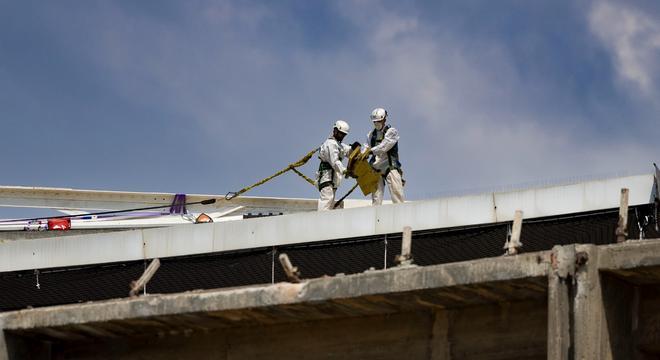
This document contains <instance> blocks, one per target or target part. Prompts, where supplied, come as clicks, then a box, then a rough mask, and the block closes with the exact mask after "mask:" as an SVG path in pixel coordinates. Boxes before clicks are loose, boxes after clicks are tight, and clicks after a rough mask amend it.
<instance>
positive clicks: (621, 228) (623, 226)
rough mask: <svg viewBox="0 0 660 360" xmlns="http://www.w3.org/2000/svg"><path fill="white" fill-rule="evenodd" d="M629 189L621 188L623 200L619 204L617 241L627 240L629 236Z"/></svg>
mask: <svg viewBox="0 0 660 360" xmlns="http://www.w3.org/2000/svg"><path fill="white" fill-rule="evenodd" d="M628 192H629V191H628V189H627V188H623V189H621V200H620V205H619V224H618V225H617V227H616V242H619V243H622V242H624V241H626V237H627V236H628Z"/></svg>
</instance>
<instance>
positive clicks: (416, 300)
mask: <svg viewBox="0 0 660 360" xmlns="http://www.w3.org/2000/svg"><path fill="white" fill-rule="evenodd" d="M549 263H550V252H547V251H546V252H538V253H531V254H525V255H519V256H514V257H500V258H489V259H482V260H476V261H470V262H461V263H453V264H444V265H437V266H428V267H409V268H392V269H388V270H382V271H370V272H365V273H362V274H357V275H351V276H338V277H328V278H318V279H312V280H308V281H305V282H303V283H301V284H288V283H280V284H274V285H267V286H251V287H244V288H234V289H225V290H213V291H198V292H186V293H178V294H168V295H150V296H145V297H139V298H135V299H129V298H124V299H116V300H109V301H103V302H94V303H86V304H74V305H63V306H53V307H46V308H37V309H27V310H20V311H13V312H7V313H2V314H0V324H3V325H2V326H3V327H4V329H5V330H19V329H30V328H39V327H57V326H65V325H73V324H84V323H93V322H105V321H115V320H125V319H135V318H146V317H154V316H165V315H176V314H186V313H217V312H231V311H235V310H244V309H247V310H250V309H255V308H269V307H277V306H287V305H303V306H307V305H314V304H315V303H323V302H332V303H334V306H335V307H346V306H347V305H346V304H347V303H346V302H343V303H342V301H343V300H346V299H356V298H362V302H361V303H360V302H359V301H358V302H355V301H353V302H352V307H353V310H356V309H357V311H362V310H364V311H366V312H368V311H374V312H383V311H385V312H386V311H388V310H387V307H388V306H392V307H401V306H404V307H405V306H428V305H432V306H437V307H443V306H457V305H460V304H469V303H475V302H498V301H507V300H514V301H515V300H516V299H520V298H530V297H535V298H541V299H543V298H545V296H546V288H545V283H546V282H547V280H546V277H547V275H548V271H549V268H550V266H549ZM539 279H540V280H539ZM517 280H528V281H527V282H524V281H523V282H519V283H516V281H517ZM507 282H512V283H507ZM493 284H494V285H493ZM443 289H445V291H443ZM425 291H427V293H425ZM429 291H430V293H428V292H429ZM413 293H414V294H413ZM411 294H412V295H411ZM425 294H426V295H425ZM425 296H430V297H433V299H432V300H428V301H427V300H424V298H425ZM385 297H388V299H385ZM368 304H372V306H371V308H369V306H368ZM348 307H351V306H348ZM360 309H362V310H360ZM295 311H300V309H297V310H295V309H294V312H295ZM350 311H351V310H350V309H347V308H345V309H343V310H342V311H341V312H343V313H345V314H346V313H349V312H350ZM236 316H237V320H240V319H239V318H241V316H239V315H236ZM250 316H251V315H248V316H247V317H250ZM282 316H283V317H286V316H288V315H287V314H282ZM229 317H230V318H231V315H229ZM252 317H253V316H252Z"/></svg>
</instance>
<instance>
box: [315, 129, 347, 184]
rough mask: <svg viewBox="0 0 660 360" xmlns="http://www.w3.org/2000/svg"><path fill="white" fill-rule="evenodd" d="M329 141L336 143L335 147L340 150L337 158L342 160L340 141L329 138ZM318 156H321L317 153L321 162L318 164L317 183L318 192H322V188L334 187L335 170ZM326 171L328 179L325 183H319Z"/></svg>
mask: <svg viewBox="0 0 660 360" xmlns="http://www.w3.org/2000/svg"><path fill="white" fill-rule="evenodd" d="M331 140H334V141H336V142H337V147H338V148H340V151H339V158H340V159H341V158H342V156H341V141H339V140H337V139H335V138H331ZM320 155H321V153H320V151H319V160H321V162H320V163H319V181H318V187H319V191H321V190H323V188H324V187H326V186H332V187H334V184H335V182H334V179H335V169H334V168H333V167H332V165H331V164H330V163H329V162H327V161H324V160H323V159H321V156H320ZM326 171H329V172H330V176H329V179H328V180H326V181H321V180H322V179H323V178H324V175H325V173H326Z"/></svg>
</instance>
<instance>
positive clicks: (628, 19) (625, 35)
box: [589, 1, 660, 97]
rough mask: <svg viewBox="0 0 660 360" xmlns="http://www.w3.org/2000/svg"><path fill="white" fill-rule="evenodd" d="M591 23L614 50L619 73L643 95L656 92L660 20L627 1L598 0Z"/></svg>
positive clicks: (609, 49)
mask: <svg viewBox="0 0 660 360" xmlns="http://www.w3.org/2000/svg"><path fill="white" fill-rule="evenodd" d="M589 25H590V27H591V30H592V32H593V33H594V34H595V35H596V37H597V38H598V39H599V40H600V41H601V42H602V44H603V45H604V46H605V47H606V48H607V49H608V51H609V52H610V53H611V56H612V57H613V59H614V63H615V65H616V70H617V72H618V75H619V77H620V78H621V79H623V80H624V81H626V82H628V83H631V84H633V85H634V86H635V87H636V88H637V89H638V90H639V91H640V92H641V93H642V94H643V95H645V96H649V97H653V96H657V90H658V89H657V81H658V75H659V74H658V73H659V72H660V21H659V20H658V19H657V18H654V17H652V16H651V15H648V14H646V13H643V12H642V11H640V10H638V9H635V8H633V7H631V6H630V4H629V3H626V2H616V3H615V2H608V1H595V2H594V4H593V6H592V8H591V12H590V14H589Z"/></svg>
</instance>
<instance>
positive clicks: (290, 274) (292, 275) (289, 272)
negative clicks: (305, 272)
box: [279, 254, 300, 283]
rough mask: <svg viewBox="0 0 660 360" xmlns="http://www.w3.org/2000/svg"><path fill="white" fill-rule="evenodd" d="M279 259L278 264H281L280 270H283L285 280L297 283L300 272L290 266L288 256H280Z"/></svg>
mask: <svg viewBox="0 0 660 360" xmlns="http://www.w3.org/2000/svg"><path fill="white" fill-rule="evenodd" d="M279 259H280V264H282V268H283V269H284V273H285V274H286V278H287V279H288V280H289V281H290V282H292V283H299V282H300V271H298V268H297V267H295V266H293V265H292V264H291V260H289V256H288V255H287V254H280V256H279Z"/></svg>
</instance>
